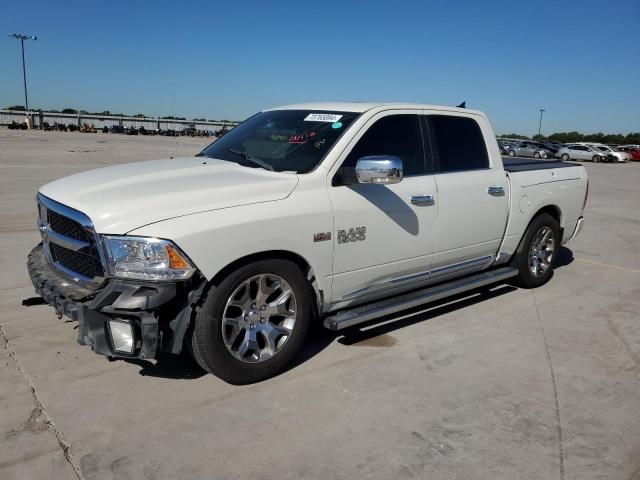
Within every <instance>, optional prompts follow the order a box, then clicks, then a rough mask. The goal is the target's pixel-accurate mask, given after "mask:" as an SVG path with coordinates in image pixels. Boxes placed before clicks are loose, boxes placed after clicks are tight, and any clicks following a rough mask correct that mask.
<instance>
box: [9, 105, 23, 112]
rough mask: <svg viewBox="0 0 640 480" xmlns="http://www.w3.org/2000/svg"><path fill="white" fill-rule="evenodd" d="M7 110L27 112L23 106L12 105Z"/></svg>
mask: <svg viewBox="0 0 640 480" xmlns="http://www.w3.org/2000/svg"><path fill="white" fill-rule="evenodd" d="M7 110H13V111H14V112H24V111H26V108H24V107H23V106H22V105H11V106H10V107H7Z"/></svg>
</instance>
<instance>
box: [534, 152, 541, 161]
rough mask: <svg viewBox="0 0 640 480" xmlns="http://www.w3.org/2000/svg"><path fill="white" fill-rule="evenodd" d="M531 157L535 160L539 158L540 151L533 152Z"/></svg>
mask: <svg viewBox="0 0 640 480" xmlns="http://www.w3.org/2000/svg"><path fill="white" fill-rule="evenodd" d="M533 158H535V159H536V160H540V152H536V153H534V154H533Z"/></svg>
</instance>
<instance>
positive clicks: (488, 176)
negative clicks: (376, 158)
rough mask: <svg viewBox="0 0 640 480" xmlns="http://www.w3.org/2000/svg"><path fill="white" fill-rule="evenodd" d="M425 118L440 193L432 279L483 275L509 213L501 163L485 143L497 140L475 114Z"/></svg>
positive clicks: (506, 188) (451, 114) (437, 114)
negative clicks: (460, 274) (458, 274)
mask: <svg viewBox="0 0 640 480" xmlns="http://www.w3.org/2000/svg"><path fill="white" fill-rule="evenodd" d="M425 113H426V117H425V127H426V132H427V133H426V136H427V138H429V140H430V146H431V150H432V156H433V159H434V170H435V180H436V185H437V187H438V220H437V224H436V241H435V250H434V256H433V262H432V269H433V272H432V276H433V278H435V277H436V276H437V275H438V274H447V273H456V272H461V271H465V272H467V271H471V270H477V269H481V268H483V267H485V266H487V265H488V264H489V263H491V261H492V260H493V256H494V255H495V253H496V251H497V250H498V247H499V245H500V242H501V241H502V236H503V234H504V231H505V227H506V223H507V215H508V209H509V199H508V185H507V178H506V175H505V172H504V170H503V169H502V163H501V161H500V158H499V157H498V155H497V153H495V152H493V150H491V153H490V152H489V150H488V148H487V144H486V142H485V138H492V136H493V134H492V132H491V129H490V128H489V127H488V125H487V124H486V122H485V121H483V120H482V118H481V117H478V116H474V115H472V114H467V115H464V114H460V113H457V112H456V113H454V112H451V113H447V114H442V113H436V112H429V111H427V112H425ZM492 156H493V158H492Z"/></svg>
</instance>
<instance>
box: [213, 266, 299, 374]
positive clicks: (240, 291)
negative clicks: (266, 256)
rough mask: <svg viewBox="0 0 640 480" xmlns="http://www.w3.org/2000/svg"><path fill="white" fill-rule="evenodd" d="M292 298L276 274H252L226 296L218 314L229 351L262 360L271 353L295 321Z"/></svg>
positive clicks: (253, 360)
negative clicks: (220, 314)
mask: <svg viewBox="0 0 640 480" xmlns="http://www.w3.org/2000/svg"><path fill="white" fill-rule="evenodd" d="M296 317H297V310H296V298H295V295H294V293H293V290H292V289H291V287H290V286H289V284H288V283H287V282H286V281H285V280H284V279H283V278H281V277H279V276H278V275H273V274H269V273H265V274H260V275H255V276H253V277H250V278H248V279H247V280H245V281H244V282H242V283H241V284H240V285H239V286H238V287H237V288H236V289H235V290H234V291H233V293H232V294H231V295H230V296H229V298H228V299H227V303H226V305H225V307H224V312H223V315H222V322H221V324H222V338H223V340H224V344H225V346H226V347H227V349H228V350H229V352H231V354H232V355H233V356H234V357H235V358H237V359H238V360H241V361H243V362H248V363H257V362H263V361H265V360H268V359H270V358H271V357H273V356H275V355H276V354H277V353H278V352H279V351H280V350H281V349H282V347H283V346H284V344H285V343H286V341H287V340H288V339H289V337H290V336H291V333H292V332H293V328H294V326H295V323H296Z"/></svg>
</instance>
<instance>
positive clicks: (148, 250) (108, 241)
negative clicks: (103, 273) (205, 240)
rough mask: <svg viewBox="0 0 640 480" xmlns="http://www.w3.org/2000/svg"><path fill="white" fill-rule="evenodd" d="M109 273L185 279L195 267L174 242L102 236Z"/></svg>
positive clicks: (163, 278) (117, 275)
mask: <svg viewBox="0 0 640 480" xmlns="http://www.w3.org/2000/svg"><path fill="white" fill-rule="evenodd" d="M102 239H103V242H104V246H105V250H106V254H107V262H108V268H109V273H110V274H111V275H112V276H113V277H118V278H135V279H138V280H183V279H186V278H189V277H190V276H191V275H192V274H193V272H194V271H195V267H194V266H193V265H192V264H191V262H190V261H189V259H188V258H187V256H186V255H185V254H184V253H182V252H181V251H180V249H179V248H178V247H177V246H175V245H174V244H173V243H172V242H170V241H168V240H161V239H159V238H148V237H126V236H125V237H109V236H104V237H102Z"/></svg>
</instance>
